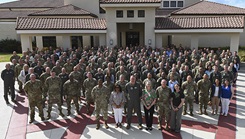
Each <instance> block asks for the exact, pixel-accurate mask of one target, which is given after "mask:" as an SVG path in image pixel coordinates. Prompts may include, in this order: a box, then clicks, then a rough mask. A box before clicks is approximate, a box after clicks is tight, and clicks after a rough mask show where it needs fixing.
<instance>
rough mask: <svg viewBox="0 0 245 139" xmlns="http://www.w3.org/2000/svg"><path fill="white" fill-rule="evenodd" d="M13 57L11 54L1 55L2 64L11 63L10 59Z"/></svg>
mask: <svg viewBox="0 0 245 139" xmlns="http://www.w3.org/2000/svg"><path fill="white" fill-rule="evenodd" d="M18 55H19V56H21V54H18ZM11 56H12V53H11V54H6V53H0V62H10V61H9V60H10V57H11Z"/></svg>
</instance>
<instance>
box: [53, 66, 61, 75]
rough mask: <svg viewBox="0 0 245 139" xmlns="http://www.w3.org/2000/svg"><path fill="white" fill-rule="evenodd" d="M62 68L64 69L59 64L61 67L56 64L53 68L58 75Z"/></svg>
mask: <svg viewBox="0 0 245 139" xmlns="http://www.w3.org/2000/svg"><path fill="white" fill-rule="evenodd" d="M61 69H62V67H61V66H59V67H58V66H54V67H53V68H52V71H54V72H55V74H56V75H59V74H60V73H61Z"/></svg>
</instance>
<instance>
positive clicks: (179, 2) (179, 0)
mask: <svg viewBox="0 0 245 139" xmlns="http://www.w3.org/2000/svg"><path fill="white" fill-rule="evenodd" d="M163 7H164V8H177V7H184V1H183V0H171V1H167V0H166V1H163Z"/></svg>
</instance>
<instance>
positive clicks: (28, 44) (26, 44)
mask: <svg viewBox="0 0 245 139" xmlns="http://www.w3.org/2000/svg"><path fill="white" fill-rule="evenodd" d="M20 39H21V47H22V51H27V50H28V48H29V49H30V50H32V41H31V40H32V39H31V37H30V36H28V35H20Z"/></svg>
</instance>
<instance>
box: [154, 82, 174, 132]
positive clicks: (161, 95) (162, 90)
mask: <svg viewBox="0 0 245 139" xmlns="http://www.w3.org/2000/svg"><path fill="white" fill-rule="evenodd" d="M156 94H157V108H158V129H159V130H161V129H162V118H163V114H164V118H165V123H166V126H165V128H166V130H169V127H168V125H169V121H170V117H169V115H170V109H169V108H170V101H169V100H170V94H171V89H170V88H168V87H167V81H166V80H165V79H163V80H162V81H161V86H159V87H158V88H157V89H156Z"/></svg>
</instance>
